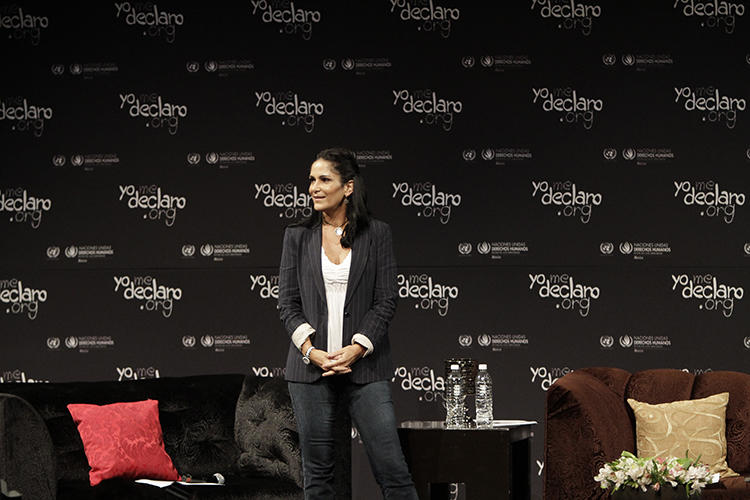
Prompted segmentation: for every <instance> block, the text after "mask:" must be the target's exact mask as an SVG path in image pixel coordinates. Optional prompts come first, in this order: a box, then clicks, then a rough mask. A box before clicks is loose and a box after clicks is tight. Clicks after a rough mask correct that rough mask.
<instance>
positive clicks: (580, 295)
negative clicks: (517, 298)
mask: <svg viewBox="0 0 750 500" xmlns="http://www.w3.org/2000/svg"><path fill="white" fill-rule="evenodd" d="M529 280H530V282H531V283H530V284H529V290H534V288H535V287H536V291H537V294H538V295H539V297H540V298H542V299H553V300H557V301H558V302H557V304H556V305H555V307H556V308H557V309H564V310H566V311H575V310H577V311H578V313H579V314H580V315H581V316H583V317H586V316H588V315H589V309H590V308H591V301H592V300H597V299H598V298H599V295H600V290H599V287H598V286H588V285H582V284H580V283H576V282H575V280H574V279H573V276H570V275H568V274H550V275H546V274H529Z"/></svg>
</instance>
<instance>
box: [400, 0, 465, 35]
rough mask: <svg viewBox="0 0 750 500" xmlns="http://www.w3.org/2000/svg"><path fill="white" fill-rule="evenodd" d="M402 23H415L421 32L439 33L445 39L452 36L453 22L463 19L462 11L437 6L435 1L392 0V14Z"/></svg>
mask: <svg viewBox="0 0 750 500" xmlns="http://www.w3.org/2000/svg"><path fill="white" fill-rule="evenodd" d="M397 11H398V17H399V19H401V20H402V21H407V22H408V21H415V22H417V23H418V24H419V27H418V28H417V29H418V30H419V31H422V32H425V33H431V32H437V33H440V36H441V37H443V38H448V37H449V36H450V35H451V27H452V22H453V21H458V19H459V18H460V17H461V9H458V8H455V7H443V6H441V5H435V0H411V1H410V0H391V12H397Z"/></svg>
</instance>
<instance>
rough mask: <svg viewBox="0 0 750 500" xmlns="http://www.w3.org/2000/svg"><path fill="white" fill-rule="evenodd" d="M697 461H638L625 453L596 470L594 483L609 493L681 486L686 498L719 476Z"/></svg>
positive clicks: (671, 459)
mask: <svg viewBox="0 0 750 500" xmlns="http://www.w3.org/2000/svg"><path fill="white" fill-rule="evenodd" d="M699 459H700V457H698V459H696V460H691V459H689V458H687V457H685V458H675V457H669V458H667V459H664V458H661V457H656V458H638V457H636V456H635V455H633V454H632V453H630V452H629V451H623V452H622V454H621V455H620V458H618V459H617V460H614V461H612V462H610V463H608V464H605V465H604V467H602V468H601V469H599V474H597V475H596V476H594V481H597V482H598V483H599V484H600V485H601V487H602V489H603V490H606V489H611V490H612V492H615V491H618V490H621V489H623V488H634V489H640V490H641V491H644V492H645V491H648V490H649V488H650V489H652V490H654V491H659V490H660V489H661V488H662V487H664V486H671V487H672V488H676V487H678V486H684V487H685V493H687V496H688V497H689V496H691V495H694V494H697V493H700V491H701V490H702V489H703V487H704V486H706V485H707V484H713V483H716V482H718V481H719V474H718V473H715V474H711V471H710V469H709V468H708V466H707V465H703V464H701V463H699V462H698V460H699Z"/></svg>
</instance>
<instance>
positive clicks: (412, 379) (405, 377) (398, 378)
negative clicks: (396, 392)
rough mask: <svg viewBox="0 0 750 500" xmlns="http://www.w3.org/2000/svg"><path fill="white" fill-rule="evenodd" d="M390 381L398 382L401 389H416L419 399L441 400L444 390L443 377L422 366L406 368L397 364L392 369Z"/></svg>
mask: <svg viewBox="0 0 750 500" xmlns="http://www.w3.org/2000/svg"><path fill="white" fill-rule="evenodd" d="M391 382H394V383H395V382H398V383H399V386H400V387H401V390H403V391H418V392H421V393H422V395H421V396H419V400H420V401H428V402H431V401H442V400H443V391H444V390H445V379H444V378H443V377H441V376H439V375H438V376H436V375H435V371H434V370H433V369H432V368H430V367H428V366H423V367H419V368H407V367H405V366H399V367H398V368H396V369H395V370H394V371H393V378H391Z"/></svg>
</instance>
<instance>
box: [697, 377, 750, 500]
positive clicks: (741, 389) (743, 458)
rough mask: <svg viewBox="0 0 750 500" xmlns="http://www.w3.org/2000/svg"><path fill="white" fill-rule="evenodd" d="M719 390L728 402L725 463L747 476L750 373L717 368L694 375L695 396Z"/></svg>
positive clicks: (748, 468) (748, 462) (715, 392)
mask: <svg viewBox="0 0 750 500" xmlns="http://www.w3.org/2000/svg"><path fill="white" fill-rule="evenodd" d="M719 392H728V393H729V394H730V397H729V404H728V405H727V463H728V464H729V466H730V467H731V468H732V469H734V470H736V471H737V472H740V473H745V474H748V475H750V375H749V374H747V373H740V372H732V371H716V372H707V373H704V374H701V375H698V376H697V377H696V378H695V386H694V387H693V397H694V398H704V397H706V396H708V395H710V394H717V393H719ZM748 489H750V485H748Z"/></svg>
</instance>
